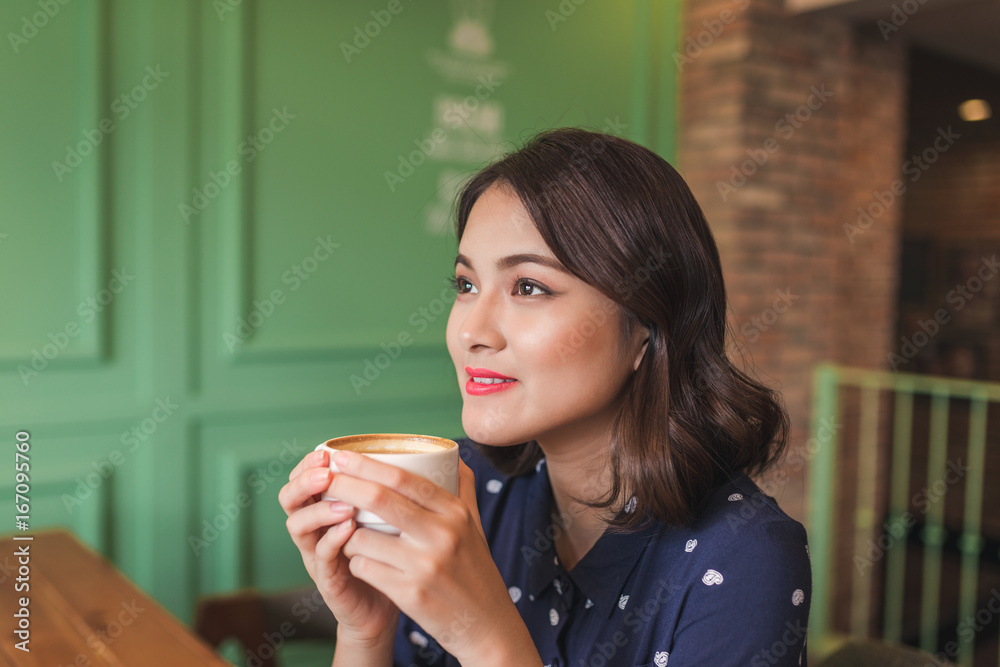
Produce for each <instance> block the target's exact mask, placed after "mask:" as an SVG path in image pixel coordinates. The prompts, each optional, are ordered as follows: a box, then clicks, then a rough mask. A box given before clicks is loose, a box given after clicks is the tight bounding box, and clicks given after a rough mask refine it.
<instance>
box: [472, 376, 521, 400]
mask: <svg viewBox="0 0 1000 667" xmlns="http://www.w3.org/2000/svg"><path fill="white" fill-rule="evenodd" d="M516 384H517V380H508V381H504V382H497V383H495V384H481V383H479V382H476V381H475V380H473V379H472V378H469V379H468V380H467V381H466V383H465V392H466V393H467V394H469V395H470V396H485V395H486V394H495V393H497V392H498V391H504V390H505V389H510V388H511V387H513V386H514V385H516Z"/></svg>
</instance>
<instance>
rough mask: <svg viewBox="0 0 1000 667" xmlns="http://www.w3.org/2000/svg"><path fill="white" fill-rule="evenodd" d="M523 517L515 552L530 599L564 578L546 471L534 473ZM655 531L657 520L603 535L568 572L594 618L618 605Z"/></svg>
mask: <svg viewBox="0 0 1000 667" xmlns="http://www.w3.org/2000/svg"><path fill="white" fill-rule="evenodd" d="M525 508H526V512H525V514H526V516H525V521H524V524H523V530H522V535H521V544H522V547H521V553H522V555H524V556H525V559H526V560H527V561H528V593H530V594H531V595H532V596H534V597H535V598H537V597H539V595H541V593H542V592H543V591H544V590H545V589H546V588H547V587H548V586H549V585H551V584H552V580H553V579H555V578H556V576H557V575H559V574H561V573H564V572H565V571H564V570H563V568H562V566H560V565H559V564H558V556H557V554H556V548H555V541H554V535H555V533H554V532H553V526H552V516H551V513H552V511H553V497H552V485H551V483H550V481H549V474H548V468H547V467H545V466H541V468H540V470H538V471H537V472H536V473H535V479H534V480H532V484H531V485H530V487H529V489H528V493H527V503H526V505H525ZM658 528H660V524H659V522H658V521H652V522H650V524H649V525H648V526H647V527H645V528H643V529H642V530H640V531H638V532H630V533H612V532H610V531H609V530H606V531H605V532H604V534H603V535H601V537H600V538H598V540H597V542H596V543H595V544H594V546H593V547H591V548H590V551H588V552H587V553H586V554H585V555H584V557H583V558H582V559H580V561H579V562H578V563H577V564H576V565H575V566H574V567H573V569H572V570H570V571H569V572H565V576H568V577H569V578H570V579H572V580H573V583H575V584H576V586H577V587H578V588H579V589H580V591H581V592H582V594H583V595H584V596H585V597H586V598H587V599H589V600H590V601H591V602H593V604H594V607H595V609H596V611H597V612H598V613H600V614H601V615H603V616H605V617H607V616H610V615H611V612H612V611H613V610H614V608H615V607H616V606H617V605H618V601H619V599H620V598H621V595H622V591H623V589H624V587H625V583H626V582H627V581H628V577H629V575H630V574H631V573H632V570H633V568H634V567H635V565H636V563H638V561H639V557H640V556H641V555H642V553H643V551H645V549H646V545H648V544H649V542H650V541H651V540H652V538H653V536H654V534H655V533H656V531H657V530H658Z"/></svg>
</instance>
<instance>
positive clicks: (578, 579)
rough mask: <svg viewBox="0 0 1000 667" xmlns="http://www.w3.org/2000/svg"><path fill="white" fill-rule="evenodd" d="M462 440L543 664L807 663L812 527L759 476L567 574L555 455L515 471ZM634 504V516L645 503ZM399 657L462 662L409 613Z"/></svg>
mask: <svg viewBox="0 0 1000 667" xmlns="http://www.w3.org/2000/svg"><path fill="white" fill-rule="evenodd" d="M457 441H458V443H459V448H460V454H461V456H462V460H464V461H465V463H466V465H468V466H469V467H470V468H471V469H472V470H473V471H474V472H475V474H476V499H477V501H478V503H479V512H480V516H481V518H482V523H483V530H484V531H485V533H486V539H487V541H488V542H489V545H490V552H491V554H492V556H493V560H494V562H495V563H496V566H497V569H499V571H500V574H501V575H502V576H503V579H504V582H505V583H506V584H507V586H508V588H507V590H508V592H509V593H510V598H511V600H513V601H514V604H515V606H516V607H517V609H518V611H519V612H520V614H521V618H522V619H523V620H524V623H525V625H527V627H528V630H529V631H530V633H531V636H532V638H533V639H534V642H535V646H536V647H537V649H538V652H539V654H540V655H541V658H542V662H543V664H545V665H549V666H551V667H557V666H558V667H569V666H572V667H578V666H579V667H584V666H585V667H602V666H604V665H613V666H619V665H621V666H628V667H637V666H638V667H653V666H654V665H655V667H664V666H665V665H667V664H668V662H669V664H670V666H671V667H687V666H694V665H698V666H701V665H712V666H713V667H723V666H726V665H747V666H748V667H765V666H766V667H774V666H778V667H785V666H792V665H795V666H798V665H806V664H807V662H806V627H807V625H808V619H809V601H810V599H811V592H812V577H811V572H810V565H809V546H808V544H807V542H806V531H805V529H804V528H803V526H802V524H801V523H799V522H798V521H795V520H794V519H792V518H790V517H789V516H788V515H787V514H785V513H784V512H783V511H782V510H781V509H780V508H779V507H778V504H777V503H776V502H775V500H774V499H773V498H771V497H770V496H768V495H766V494H764V493H762V492H761V490H760V489H759V488H758V487H757V485H756V484H754V482H753V481H752V480H751V479H750V478H749V477H747V476H746V475H740V476H738V477H736V478H735V479H733V480H732V481H730V482H727V483H725V484H723V485H722V486H720V487H716V488H715V489H713V491H712V492H711V493H709V494H708V495H707V496H706V497H705V499H704V500H703V502H702V503H701V504H700V505H699V507H698V508H697V510H696V514H697V519H696V520H695V521H694V522H693V523H692V524H691V525H689V526H688V527H685V528H676V527H675V528H667V527H665V526H663V524H661V523H659V522H654V523H653V524H652V525H651V526H649V527H648V528H646V529H644V530H642V531H641V532H633V533H629V534H620V533H619V534H614V533H611V532H609V531H606V532H605V533H604V534H603V535H601V537H600V538H599V539H598V540H597V542H596V543H595V544H594V546H593V547H592V548H591V549H590V550H589V551H588V552H587V553H586V554H585V555H584V556H583V558H581V559H580V561H579V562H578V563H577V564H576V565H575V566H574V567H573V568H572V569H570V570H569V571H567V570H566V569H564V568H563V567H562V565H560V563H559V557H558V555H557V554H556V550H555V544H554V538H555V535H556V533H555V529H554V528H553V523H552V518H551V516H550V514H551V513H552V512H554V511H555V507H554V502H553V497H552V486H551V484H550V482H549V476H548V471H547V470H546V467H545V460H544V459H542V460H541V461H539V462H538V465H537V466H535V471H534V472H532V473H530V474H525V475H519V476H516V477H507V476H505V475H503V474H501V473H499V472H498V471H497V470H496V469H495V468H494V467H493V466H492V465H491V464H490V463H489V462H488V461H487V460H486V458H485V457H483V455H482V454H481V453H480V452H479V451H478V450H477V449H476V445H474V444H473V443H472V442H471V441H469V440H468V439H464V438H463V439H459V440H457ZM634 500H635V499H634V498H633V499H632V500H631V501H630V502H629V503H627V504H626V506H625V510H624V511H629V512H631V511H635V502H634ZM458 630H459V631H460V630H461V629H460V628H459V629H458ZM394 664H395V665H396V666H397V667H410V666H417V667H429V666H431V665H434V666H441V667H454V666H456V665H458V664H459V663H458V661H457V660H455V658H454V657H453V656H451V655H450V654H448V653H446V652H445V651H444V650H443V649H442V648H441V646H440V644H438V643H437V641H435V639H434V638H433V637H431V636H430V635H428V634H427V633H426V632H425V631H424V630H423V629H422V628H420V626H418V625H417V624H416V623H414V622H413V621H412V620H411V619H410V618H408V617H407V616H406V615H405V614H401V615H400V623H399V628H398V630H397V633H396V640H395V661H394Z"/></svg>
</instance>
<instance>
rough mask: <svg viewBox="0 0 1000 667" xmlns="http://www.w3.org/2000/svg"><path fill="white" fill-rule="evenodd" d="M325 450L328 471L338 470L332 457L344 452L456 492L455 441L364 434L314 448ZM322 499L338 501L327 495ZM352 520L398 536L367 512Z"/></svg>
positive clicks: (401, 434)
mask: <svg viewBox="0 0 1000 667" xmlns="http://www.w3.org/2000/svg"><path fill="white" fill-rule="evenodd" d="M324 447H325V448H326V449H327V450H328V451H329V452H330V470H332V471H333V472H335V473H336V472H340V469H339V468H337V464H336V463H334V462H333V455H334V454H335V453H336V452H337V450H341V449H346V450H350V451H354V452H361V454H363V455H364V456H367V457H369V458H372V459H375V460H376V461H382V462H383V463H388V464H390V465H394V466H397V467H399V468H402V469H403V470H407V471H409V472H412V473H415V474H417V475H420V476H421V477H423V478H425V479H428V480H430V481H431V482H433V483H434V484H437V485H438V486H440V487H442V488H443V489H444V490H445V491H447V492H448V493H452V494H457V493H458V443H456V442H455V441H454V440H448V439H447V438H438V437H435V436H431V435H415V434H412V433H366V434H360V435H345V436H342V437H339V438H333V439H331V440H327V441H326V442H323V443H321V444H319V445H317V446H316V449H317V450H320V449H323V448H324ZM372 450H377V451H372ZM322 498H323V500H337V498H333V497H331V496H328V495H326V494H324V495H323V496H322ZM355 520H356V521H357V523H358V526H363V527H365V528H371V529H372V530H377V531H380V532H383V533H389V534H392V535H399V529H398V528H396V527H395V526H393V525H391V524H389V523H386V521H385V520H384V519H382V518H381V517H380V516H378V515H377V514H375V513H373V512H369V511H368V510H358V511H357V516H356V517H355Z"/></svg>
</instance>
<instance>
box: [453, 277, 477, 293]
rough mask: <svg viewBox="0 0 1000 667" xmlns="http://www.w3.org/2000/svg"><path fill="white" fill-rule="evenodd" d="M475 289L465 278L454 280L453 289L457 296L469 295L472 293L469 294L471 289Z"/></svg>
mask: <svg viewBox="0 0 1000 667" xmlns="http://www.w3.org/2000/svg"><path fill="white" fill-rule="evenodd" d="M467 288H468V289H467ZM475 288H476V286H475V285H473V284H472V283H470V282H469V281H468V280H466V279H465V278H456V279H455V289H456V290H457V291H458V293H459V294H470V293H472V292H470V290H471V289H475Z"/></svg>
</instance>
